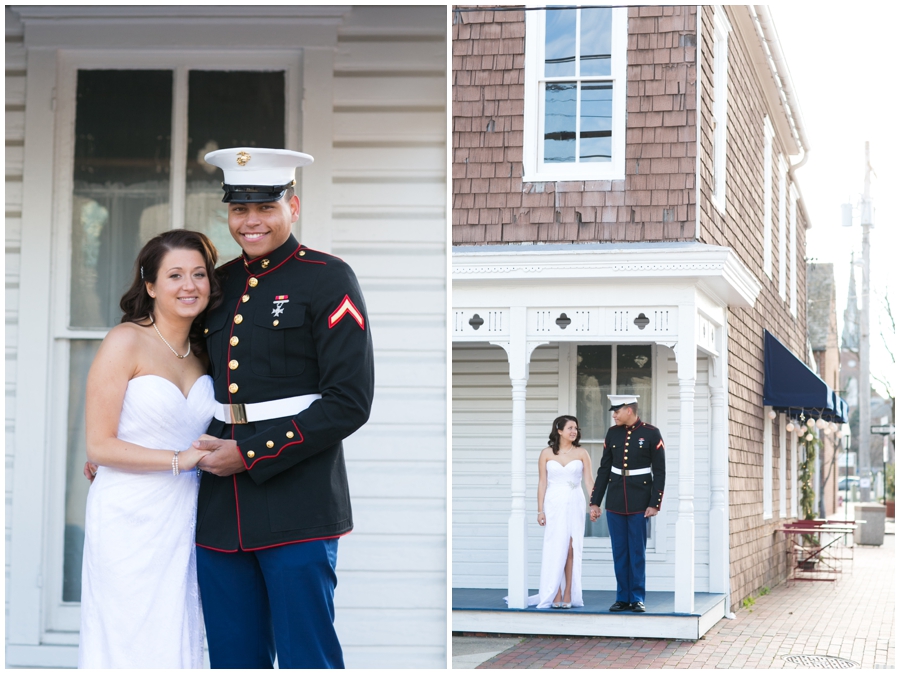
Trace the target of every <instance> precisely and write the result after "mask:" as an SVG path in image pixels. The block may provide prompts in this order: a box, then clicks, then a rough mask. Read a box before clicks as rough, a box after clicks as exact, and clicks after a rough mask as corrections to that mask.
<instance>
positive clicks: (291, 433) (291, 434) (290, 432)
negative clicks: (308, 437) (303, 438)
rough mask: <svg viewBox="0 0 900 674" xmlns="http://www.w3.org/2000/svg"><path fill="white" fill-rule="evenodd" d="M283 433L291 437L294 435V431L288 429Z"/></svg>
mask: <svg viewBox="0 0 900 674" xmlns="http://www.w3.org/2000/svg"><path fill="white" fill-rule="evenodd" d="M285 435H286V436H288V437H289V438H293V437H294V431H288V432H287V433H285Z"/></svg>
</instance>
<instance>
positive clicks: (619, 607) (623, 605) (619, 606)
mask: <svg viewBox="0 0 900 674" xmlns="http://www.w3.org/2000/svg"><path fill="white" fill-rule="evenodd" d="M630 608H631V604H629V603H628V602H627V601H617V602H616V603H615V604H613V605H612V606H610V607H609V612H610V613H620V612H622V611H627V610H628V609H630Z"/></svg>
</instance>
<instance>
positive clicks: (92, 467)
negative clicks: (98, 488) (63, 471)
mask: <svg viewBox="0 0 900 674" xmlns="http://www.w3.org/2000/svg"><path fill="white" fill-rule="evenodd" d="M99 467H100V466H98V465H97V464H95V463H91V462H90V461H85V462H84V476H85V477H86V478H87V480H88V482H93V481H94V478H95V477H97V469H98V468H99Z"/></svg>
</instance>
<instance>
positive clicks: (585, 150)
mask: <svg viewBox="0 0 900 674" xmlns="http://www.w3.org/2000/svg"><path fill="white" fill-rule="evenodd" d="M612 87H613V85H612V82H590V83H585V84H582V85H581V144H580V146H579V153H580V161H611V160H612V93H613V92H612Z"/></svg>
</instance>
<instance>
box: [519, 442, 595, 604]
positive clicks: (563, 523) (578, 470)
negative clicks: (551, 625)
mask: <svg viewBox="0 0 900 674" xmlns="http://www.w3.org/2000/svg"><path fill="white" fill-rule="evenodd" d="M583 471H584V464H583V463H582V461H581V459H575V460H574V461H570V462H569V463H567V464H566V465H565V466H563V465H562V464H561V463H560V462H559V461H555V460H553V459H550V460H549V461H547V491H546V493H545V494H544V516H545V517H546V518H547V522H546V524H545V525H544V550H543V553H542V555H541V585H540V589H539V590H538V594H536V595H532V596H530V597H529V598H528V605H529V606H534V605H537V607H538V608H551V604H552V603H553V600H554V599H555V598H556V592H557V590H559V589H560V588H562V589H563V592H565V585H566V578H565V569H566V558H567V557H568V555H569V540H570V539H571V541H572V556H573V559H572V606H584V600H583V599H582V596H581V551H582V548H583V545H584V514H585V512H586V508H587V506H586V503H585V500H584V492H583V491H582V489H581V483H582V473H583Z"/></svg>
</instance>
